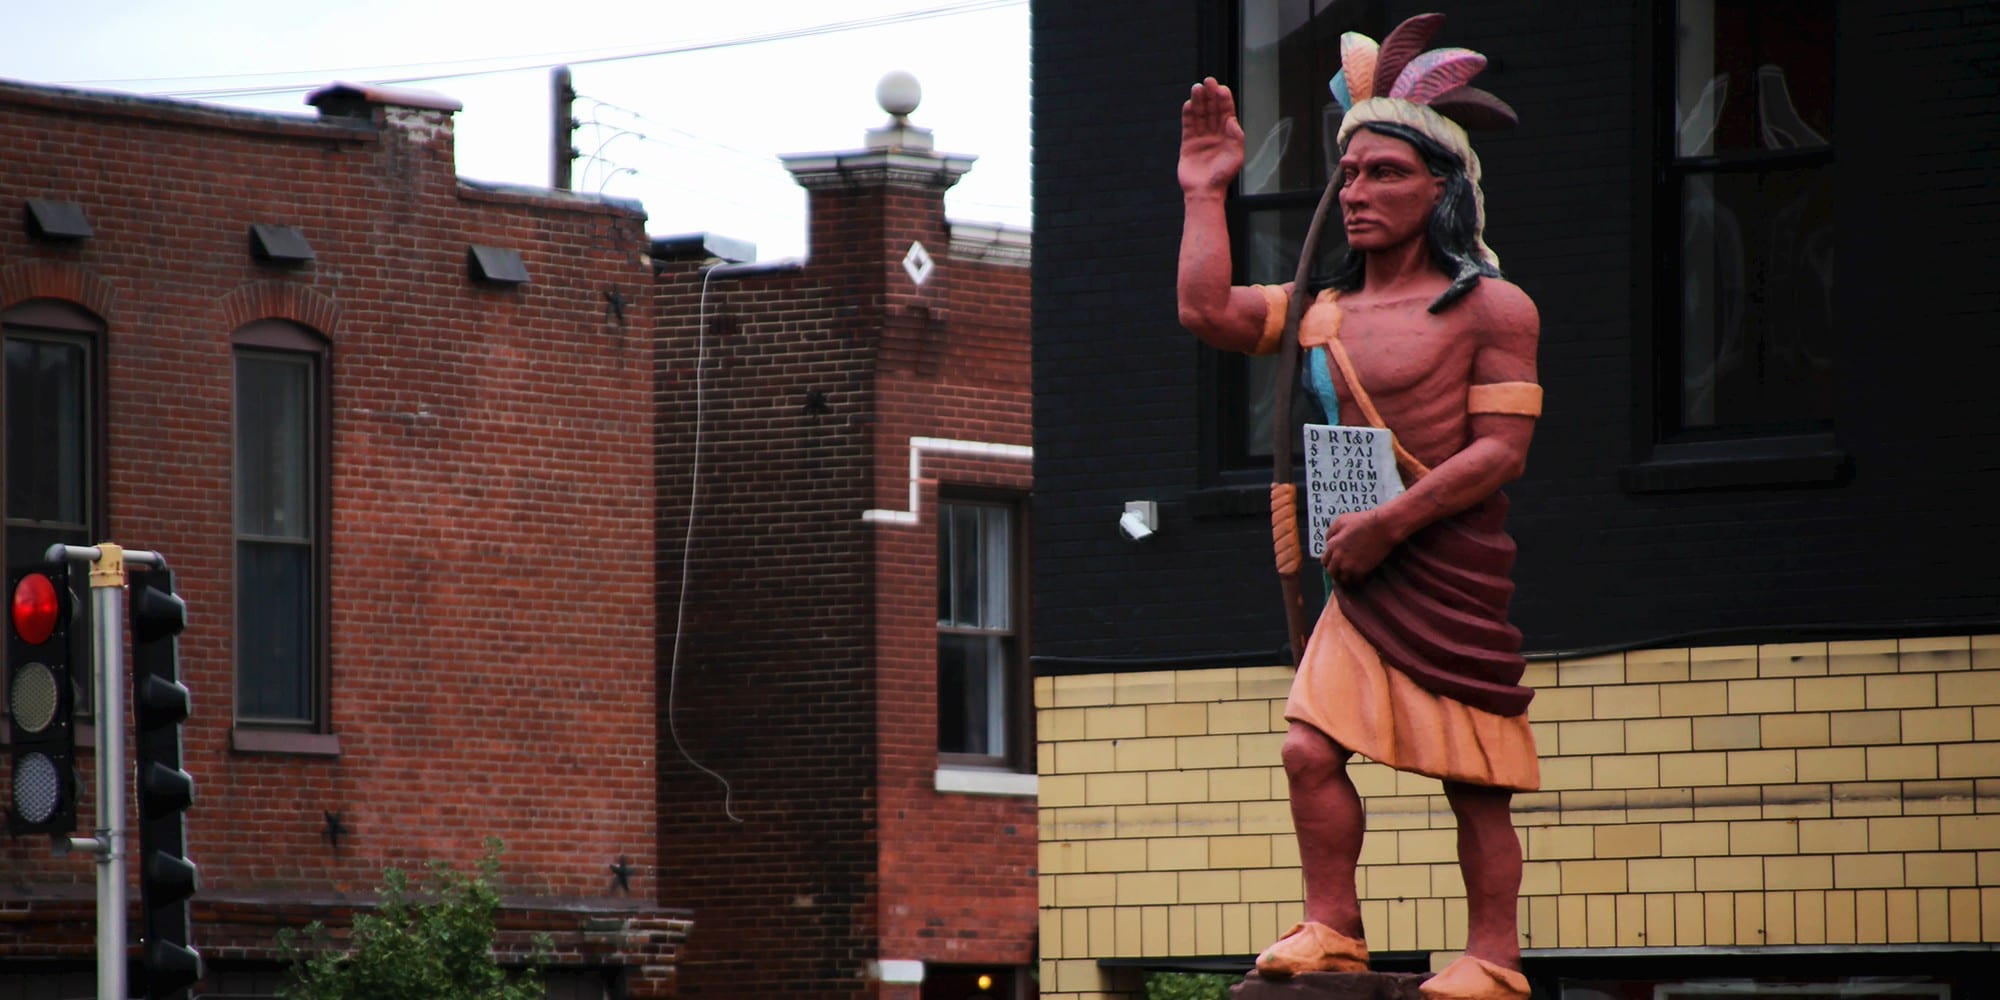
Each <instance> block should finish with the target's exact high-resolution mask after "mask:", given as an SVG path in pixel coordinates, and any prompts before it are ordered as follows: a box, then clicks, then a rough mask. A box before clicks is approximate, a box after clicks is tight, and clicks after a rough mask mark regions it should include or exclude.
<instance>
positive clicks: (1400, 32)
mask: <svg viewBox="0 0 2000 1000" xmlns="http://www.w3.org/2000/svg"><path fill="white" fill-rule="evenodd" d="M1443 27H1444V15H1443V14H1418V15H1417V16H1415V17H1413V18H1410V19H1409V20H1407V21H1404V22H1403V23H1402V24H1399V25H1396V27H1395V30H1393V31H1390V32H1389V35H1388V37H1386V38H1384V39H1382V47H1381V51H1380V52H1379V53H1377V54H1376V56H1375V84H1374V86H1373V87H1371V88H1370V89H1369V93H1371V94H1374V95H1375V96H1376V97H1387V96H1389V88H1390V86H1391V85H1393V84H1394V83H1395V82H1396V76H1397V75H1398V74H1400V73H1402V72H1403V67H1404V66H1407V65H1409V63H1410V60H1412V59H1415V58H1416V57H1417V53H1419V52H1422V51H1423V50H1424V46H1426V45H1429V44H1430V43H1431V39H1432V38H1434V37H1436V36H1437V33H1438V30H1439V29H1441V28H1443ZM1353 86H1354V84H1353V81H1349V82H1348V88H1349V90H1350V91H1351V90H1352V89H1353ZM1356 100H1360V98H1356Z"/></svg>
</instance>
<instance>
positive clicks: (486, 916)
mask: <svg viewBox="0 0 2000 1000" xmlns="http://www.w3.org/2000/svg"><path fill="white" fill-rule="evenodd" d="M501 851H502V847H501V844H500V841H499V840H498V839H496V838H492V837H489V838H487V840H486V854H485V856H484V857H482V858H480V860H479V870H478V872H476V873H467V872H459V871H454V870H453V869H452V867H451V866H450V865H449V864H446V863H444V862H442V861H433V862H431V863H430V865H429V869H430V878H429V880H428V883H429V884H428V885H426V886H424V887H423V888H424V891H423V892H422V893H421V894H420V895H417V894H413V892H412V888H411V885H410V878H409V876H408V875H407V874H405V873H404V872H402V871H401V870H399V869H396V868H388V869H385V870H384V871H383V872H382V888H381V889H380V890H378V894H379V895H380V896H381V898H382V902H381V905H380V906H378V907H377V908H376V909H375V910H374V912H361V913H356V914H355V915H354V929H353V931H352V933H350V934H349V935H348V939H347V947H346V950H345V951H341V950H336V949H334V948H333V947H332V946H331V945H332V942H331V940H330V935H329V934H328V933H327V931H326V928H325V927H324V926H323V925H321V924H320V923H319V922H317V921H315V922H313V923H312V924H310V925H308V926H307V927H306V929H305V936H306V937H307V938H308V939H310V945H309V946H303V947H302V946H301V944H300V942H299V935H297V934H295V933H293V932H292V931H290V930H286V931H283V932H280V934H279V935H278V948H279V951H280V952H281V953H282V954H283V955H284V957H285V959H286V960H287V961H288V962H290V963H291V965H292V974H293V979H294V981H293V983H292V985H290V986H287V987H285V988H284V989H282V990H280V991H279V992H278V996H280V997H282V998H283V1000H541V998H542V997H543V996H544V993H545V991H544V990H543V988H542V984H541V982H540V979H539V976H538V971H539V963H540V961H541V960H542V959H543V957H544V956H545V955H546V953H547V952H548V950H549V943H548V940H547V938H546V937H538V938H537V939H536V942H535V945H536V951H537V954H536V955H535V956H534V957H533V958H531V960H530V965H529V967H528V968H527V969H526V970H524V971H523V972H522V973H521V974H520V975H518V976H512V977H510V976H509V975H508V974H507V972H506V970H504V969H502V968H500V964H499V963H498V962H497V961H495V960H494V957H493V926H494V924H493V918H494V914H495V913H496V912H497V911H498V910H499V908H500V894H499V892H498V891H497V890H496V889H494V887H493V883H494V881H495V880H496V879H497V878H498V876H499V874H500V854H501Z"/></svg>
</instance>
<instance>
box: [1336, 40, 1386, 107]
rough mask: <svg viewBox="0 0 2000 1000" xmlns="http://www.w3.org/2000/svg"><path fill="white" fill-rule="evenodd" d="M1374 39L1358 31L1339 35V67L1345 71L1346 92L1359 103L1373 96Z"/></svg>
mask: <svg viewBox="0 0 2000 1000" xmlns="http://www.w3.org/2000/svg"><path fill="white" fill-rule="evenodd" d="M1377 49H1378V46H1377V45H1376V44H1375V39H1373V38H1370V37H1368V36H1367V35H1364V34H1362V33H1360V32H1358V31H1346V32H1342V33H1341V35H1340V68H1341V69H1343V70H1346V71H1347V93H1348V96H1350V97H1352V98H1354V103H1356V104H1360V103H1361V102H1362V101H1365V100H1367V99H1369V98H1371V97H1374V96H1375V53H1376V51H1377Z"/></svg>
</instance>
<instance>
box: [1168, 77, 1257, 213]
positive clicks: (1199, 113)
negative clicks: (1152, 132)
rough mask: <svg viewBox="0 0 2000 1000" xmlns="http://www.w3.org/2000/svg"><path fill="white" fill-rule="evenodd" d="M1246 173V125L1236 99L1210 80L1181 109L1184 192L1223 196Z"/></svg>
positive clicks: (1199, 85) (1182, 183) (1197, 88)
mask: <svg viewBox="0 0 2000 1000" xmlns="http://www.w3.org/2000/svg"><path fill="white" fill-rule="evenodd" d="M1241 169H1243V125H1242V123H1240V122H1238V121H1237V120H1236V98H1235V97H1234V96H1232V95H1231V94H1230V93H1229V88H1228V87H1225V86H1223V85H1222V84H1219V83H1217V82H1215V78H1214V77H1212V76H1211V77H1209V78H1207V79H1205V80H1203V81H1201V82H1200V83H1197V84H1195V85H1194V90H1193V92H1192V93H1190V94H1189V95H1188V99H1187V103H1186V104H1183V105H1181V163H1180V181H1181V190H1182V191H1183V192H1185V193H1187V194H1217V195H1219V194H1222V193H1224V192H1226V191H1227V190H1228V189H1229V183H1230V182H1231V181H1233V180H1235V179H1236V172H1237V171H1239V170H1241Z"/></svg>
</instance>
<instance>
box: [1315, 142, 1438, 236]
mask: <svg viewBox="0 0 2000 1000" xmlns="http://www.w3.org/2000/svg"><path fill="white" fill-rule="evenodd" d="M1340 176H1341V185H1340V218H1341V223H1342V225H1343V226H1344V227H1345V228H1346V230H1347V245H1348V246H1350V247H1353V248H1354V249H1356V250H1360V251H1363V252H1368V251H1372V250H1387V249H1389V248H1391V247H1396V246H1401V245H1402V244H1404V243H1406V242H1408V241H1410V240H1413V239H1419V238H1421V237H1422V236H1423V233H1424V226H1425V224H1426V223H1428V222H1429V220H1430V216H1431V210H1432V209H1433V208H1435V207H1437V203H1438V199H1440V198H1442V197H1444V178H1442V177H1434V176H1432V175H1431V172H1430V169H1429V168H1428V167H1426V166H1424V158H1423V157H1422V156H1421V155H1419V154H1418V153H1417V148H1416V147H1415V146H1412V145H1410V144H1409V143H1407V142H1404V141H1403V140H1401V139H1398V138H1395V137H1393V136H1387V135H1383V134H1381V133H1379V132H1371V131H1369V130H1368V129H1365V128H1364V129H1359V130H1356V131H1355V133H1354V135H1353V137H1352V138H1350V139H1349V140H1348V143H1347V152H1346V153H1345V154H1344V155H1342V156H1341V158H1340Z"/></svg>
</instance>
